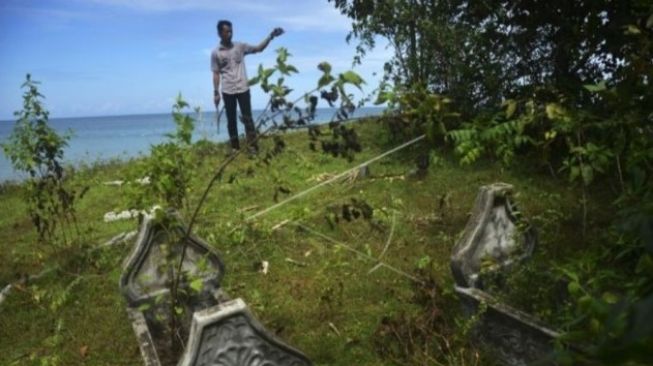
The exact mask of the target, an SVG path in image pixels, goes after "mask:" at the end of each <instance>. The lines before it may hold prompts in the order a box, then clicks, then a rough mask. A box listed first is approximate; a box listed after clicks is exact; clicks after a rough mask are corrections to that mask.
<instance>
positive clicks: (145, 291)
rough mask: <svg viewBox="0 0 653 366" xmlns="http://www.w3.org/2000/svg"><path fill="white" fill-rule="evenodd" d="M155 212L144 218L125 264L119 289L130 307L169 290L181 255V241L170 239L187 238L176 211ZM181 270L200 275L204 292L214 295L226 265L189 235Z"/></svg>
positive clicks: (198, 240) (209, 249)
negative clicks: (162, 217) (162, 218)
mask: <svg viewBox="0 0 653 366" xmlns="http://www.w3.org/2000/svg"><path fill="white" fill-rule="evenodd" d="M161 214H162V213H159V215H161ZM155 215H156V214H155ZM155 215H146V216H145V217H144V218H143V222H142V224H141V228H140V232H139V234H138V237H137V239H136V243H135V245H134V249H133V251H132V252H131V254H130V255H129V257H128V258H127V260H126V261H125V264H124V266H123V268H124V269H123V273H122V275H121V277H120V289H121V291H122V293H123V295H124V296H125V297H126V299H127V302H128V303H129V305H130V306H138V305H140V304H142V303H143V302H146V301H148V300H151V299H153V298H155V297H156V296H159V295H161V294H165V293H167V292H168V288H169V285H168V284H169V283H170V282H171V281H172V279H173V276H174V271H175V270H176V268H177V263H178V261H179V258H180V255H181V250H182V247H183V246H182V245H181V242H176V243H173V244H172V245H171V243H170V240H169V239H170V238H172V237H176V238H180V239H179V240H181V238H183V237H184V234H185V230H186V228H185V227H184V226H183V225H182V224H181V219H180V218H179V216H178V215H177V214H175V213H167V214H166V215H163V216H165V219H164V220H161V219H158V220H157V219H155ZM164 221H165V223H164ZM182 271H183V272H184V273H186V274H188V275H189V276H190V277H192V278H195V279H197V278H201V279H202V281H203V286H202V292H203V293H204V294H213V293H215V292H216V290H217V289H218V288H219V286H220V280H221V279H222V276H223V274H224V264H223V263H222V260H221V259H220V257H218V255H217V254H216V253H215V251H214V250H213V249H211V248H210V247H209V245H208V244H206V243H205V242H204V241H202V240H201V239H199V238H197V237H195V236H193V235H190V237H189V238H188V246H187V249H186V255H185V257H184V262H183V265H182ZM200 297H201V296H200Z"/></svg>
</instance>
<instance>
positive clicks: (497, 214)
mask: <svg viewBox="0 0 653 366" xmlns="http://www.w3.org/2000/svg"><path fill="white" fill-rule="evenodd" d="M511 193H512V186H511V185H509V184H505V183H495V184H491V185H488V186H483V187H481V189H480V191H479V193H478V195H477V196H476V202H475V203H474V208H473V209H472V212H471V217H470V219H469V221H468V222H467V225H466V226H465V231H464V232H463V235H462V237H461V239H460V240H459V241H458V242H457V243H456V245H455V247H454V249H453V255H452V257H451V271H452V272H453V276H454V280H455V281H456V284H457V285H459V286H462V287H482V284H481V281H480V277H479V276H480V273H481V270H482V269H484V270H488V271H492V270H496V269H499V268H503V267H505V266H509V265H511V264H512V263H514V262H515V261H517V260H521V259H523V258H525V257H528V256H530V254H531V253H532V251H533V248H534V246H535V243H536V235H535V231H534V229H533V228H532V227H530V226H528V225H526V224H525V223H524V222H523V221H522V222H520V217H519V211H518V210H517V209H516V207H515V204H514V202H513V201H512V199H511ZM484 267H485V268H484Z"/></svg>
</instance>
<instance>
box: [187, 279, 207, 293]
mask: <svg viewBox="0 0 653 366" xmlns="http://www.w3.org/2000/svg"><path fill="white" fill-rule="evenodd" d="M203 287H204V281H203V280H202V279H201V278H196V279H194V280H193V281H191V283H190V288H192V289H193V291H195V292H200V291H202V288H203Z"/></svg>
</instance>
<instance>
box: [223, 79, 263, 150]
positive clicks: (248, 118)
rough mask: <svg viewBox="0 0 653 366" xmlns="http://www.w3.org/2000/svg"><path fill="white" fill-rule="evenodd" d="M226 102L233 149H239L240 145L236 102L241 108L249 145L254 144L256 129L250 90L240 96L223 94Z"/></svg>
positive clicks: (228, 127) (225, 106)
mask: <svg viewBox="0 0 653 366" xmlns="http://www.w3.org/2000/svg"><path fill="white" fill-rule="evenodd" d="M222 99H223V100H224V109H225V110H226V112H227V130H229V140H230V141H231V147H232V148H234V149H239V148H240V144H239V143H238V124H237V116H236V102H238V106H239V107H240V113H241V115H242V122H243V124H244V125H245V136H246V138H247V142H248V143H253V142H254V140H255V139H256V127H255V126H254V119H253V118H252V97H251V95H250V94H249V90H248V91H246V92H243V93H239V94H227V93H222Z"/></svg>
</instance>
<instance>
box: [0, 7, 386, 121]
mask: <svg viewBox="0 0 653 366" xmlns="http://www.w3.org/2000/svg"><path fill="white" fill-rule="evenodd" d="M219 19H229V20H231V21H232V23H233V25H234V37H233V39H234V41H243V42H247V43H252V44H258V43H259V42H260V41H261V40H262V39H263V38H264V37H265V36H267V35H268V34H269V32H270V31H271V30H272V29H273V28H274V27H276V26H280V27H283V28H284V29H285V30H286V34H284V35H283V36H281V37H279V38H277V39H275V40H273V41H272V43H271V44H270V46H269V47H268V48H267V49H266V50H265V51H264V52H263V53H260V54H255V55H250V56H248V57H247V59H246V62H247V68H248V74H249V76H250V77H251V76H254V75H255V72H256V69H257V67H258V65H259V64H260V63H263V64H264V65H273V64H274V59H275V58H276V53H275V52H274V50H275V49H276V48H278V47H286V48H288V49H289V51H290V53H291V54H292V57H291V58H290V60H289V62H290V63H291V64H293V65H295V66H296V67H297V68H298V69H299V71H300V74H297V75H294V76H293V77H292V78H290V79H288V81H287V85H289V86H290V87H291V88H293V89H294V90H296V91H297V92H296V93H295V95H296V96H298V95H299V91H307V90H310V89H312V88H313V87H314V86H315V84H316V82H317V79H318V77H319V71H317V69H316V65H317V64H318V63H320V62H322V61H328V62H330V63H331V64H332V65H333V68H334V71H336V72H338V71H344V70H347V69H350V68H351V62H352V57H353V55H354V48H355V43H352V44H347V43H346V42H345V37H346V35H347V33H348V32H349V29H350V22H349V20H348V19H347V18H346V17H344V16H343V15H341V14H339V13H338V12H337V11H336V10H335V9H334V6H333V4H332V3H329V2H327V0H306V1H280V0H260V1H254V0H237V1H236V0H234V1H222V0H38V1H36V0H2V1H1V2H0V70H1V71H0V119H2V120H7V119H13V112H14V111H16V110H19V109H20V108H21V103H22V99H21V94H22V92H21V90H20V85H21V84H22V83H23V81H24V79H25V74H27V73H31V74H32V78H33V79H35V80H38V81H40V82H41V83H42V85H41V92H42V94H44V95H45V96H46V100H45V101H46V107H47V108H48V109H49V110H50V112H51V117H54V118H56V117H72V116H95V115H120V114H139V113H165V112H169V111H170V109H171V105H172V103H173V100H174V97H175V96H176V95H177V94H178V93H179V92H181V93H182V94H183V96H184V97H185V98H186V100H188V101H189V102H190V103H191V104H192V105H193V106H201V107H202V109H204V110H212V109H213V105H212V95H213V94H212V89H213V86H212V82H211V71H210V67H209V55H210V52H211V49H213V48H214V47H215V46H216V44H217V42H218V38H217V34H216V30H215V25H216V22H217V20H219ZM383 45H384V43H382V42H381V43H379V46H378V47H377V49H376V50H375V51H374V52H373V53H371V54H370V55H369V56H368V57H366V59H365V60H364V64H363V65H361V66H357V67H355V68H354V70H355V71H357V72H359V73H360V74H361V75H362V76H363V78H364V79H365V80H366V81H367V85H366V86H365V92H371V91H372V90H373V89H374V88H375V87H376V86H377V84H378V79H379V77H380V75H381V73H382V66H383V62H384V61H385V60H386V59H387V58H388V57H389V56H390V50H389V49H386V48H385V47H384V46H383ZM374 73H377V74H376V75H373V74H374ZM252 92H253V93H252V103H253V107H254V108H262V107H264V106H265V103H266V102H267V99H266V98H265V95H264V94H263V92H262V91H260V89H259V88H258V87H256V88H254V89H252ZM359 95H360V94H359Z"/></svg>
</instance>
